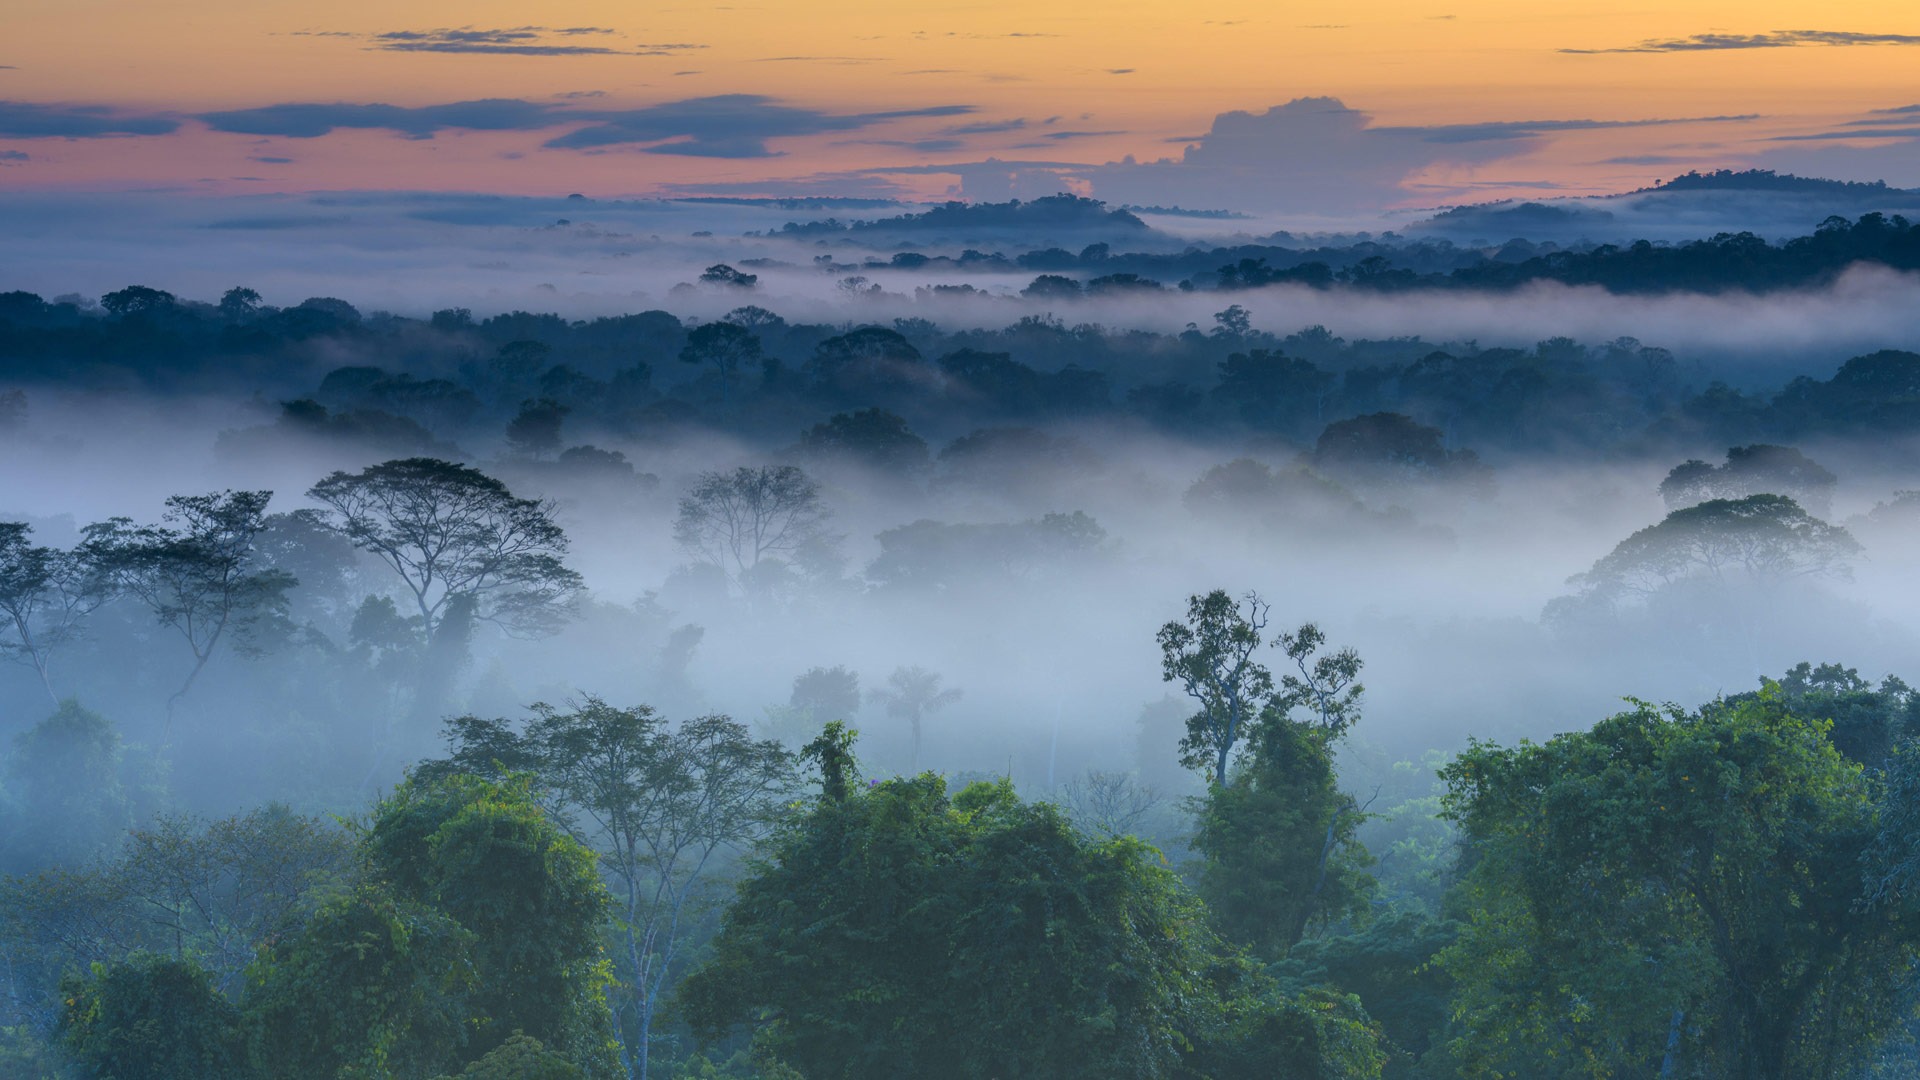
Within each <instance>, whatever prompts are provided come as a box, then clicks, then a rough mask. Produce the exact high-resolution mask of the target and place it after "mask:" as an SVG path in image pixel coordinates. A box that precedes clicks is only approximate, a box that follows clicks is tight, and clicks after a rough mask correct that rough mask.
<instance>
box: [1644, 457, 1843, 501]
mask: <svg viewBox="0 0 1920 1080" xmlns="http://www.w3.org/2000/svg"><path fill="white" fill-rule="evenodd" d="M1837 481H1838V478H1837V477H1835V476H1834V475H1833V473H1831V472H1828V471H1827V469H1826V468H1825V467H1823V466H1822V465H1820V463H1819V462H1816V461H1813V460H1812V459H1810V458H1808V457H1807V456H1806V455H1805V454H1802V453H1801V452H1800V451H1798V450H1796V449H1794V448H1793V447H1790V446H1772V445H1768V444H1765V443H1761V444H1756V445H1753V446H1736V447H1733V448H1731V449H1729V450H1728V451H1727V460H1726V461H1725V462H1724V463H1723V464H1720V465H1709V464H1707V463H1706V462H1704V461H1699V460H1691V459H1690V460H1688V461H1685V462H1683V463H1681V464H1679V465H1676V466H1674V467H1673V471H1671V472H1669V473H1668V474H1667V477H1666V479H1665V480H1662V481H1660V497H1661V498H1662V499H1663V500H1665V501H1666V504H1667V509H1668V510H1684V509H1686V508H1687V507H1689V506H1698V505H1699V504H1701V503H1703V502H1707V501H1709V500H1712V499H1744V498H1746V497H1747V496H1749V495H1784V496H1786V497H1787V498H1790V499H1792V500H1793V501H1794V502H1796V503H1799V504H1800V505H1801V506H1802V507H1804V508H1805V509H1806V510H1807V511H1808V512H1809V513H1811V514H1813V515H1814V516H1816V517H1825V516H1826V515H1827V512H1828V510H1829V508H1830V507H1831V506H1832V502H1833V486H1834V484H1835V483H1836V482H1837Z"/></svg>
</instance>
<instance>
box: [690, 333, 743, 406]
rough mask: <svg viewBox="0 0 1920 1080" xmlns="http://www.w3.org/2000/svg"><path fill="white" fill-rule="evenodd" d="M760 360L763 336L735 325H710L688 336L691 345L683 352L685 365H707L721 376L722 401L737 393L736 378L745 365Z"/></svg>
mask: <svg viewBox="0 0 1920 1080" xmlns="http://www.w3.org/2000/svg"><path fill="white" fill-rule="evenodd" d="M759 359H760V337H759V335H757V334H755V333H754V332H753V331H752V330H750V329H748V328H747V327H746V326H744V325H741V324H740V323H735V322H710V323H706V324H705V325H702V326H696V327H694V328H693V329H692V330H691V331H689V332H688V333H687V344H686V346H685V347H684V348H682V349H681V350H680V362H681V363H683V364H705V365H707V366H708V367H711V368H712V369H713V371H714V374H716V375H718V376H719V377H720V400H721V401H722V402H725V401H727V400H728V399H729V397H731V395H732V393H733V380H734V376H735V375H737V374H738V373H739V371H740V368H741V367H742V366H743V365H748V364H753V363H755V362H757V361H758V360H759Z"/></svg>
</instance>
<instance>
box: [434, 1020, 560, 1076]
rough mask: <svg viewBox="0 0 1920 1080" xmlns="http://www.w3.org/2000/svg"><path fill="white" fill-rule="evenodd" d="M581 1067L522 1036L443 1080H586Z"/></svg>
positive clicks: (537, 1042)
mask: <svg viewBox="0 0 1920 1080" xmlns="http://www.w3.org/2000/svg"><path fill="white" fill-rule="evenodd" d="M585 1076H586V1074H585V1073H583V1072H581V1071H580V1067H579V1066H577V1065H575V1064H573V1063H572V1062H570V1061H568V1060H567V1059H566V1058H564V1057H561V1056H560V1055H559V1054H556V1053H554V1052H553V1051H551V1050H549V1049H547V1048H546V1047H544V1046H542V1045H540V1040H538V1039H534V1038H530V1037H528V1036H527V1035H524V1034H522V1033H520V1032H517V1031H516V1032H514V1033H513V1035H512V1037H511V1038H509V1039H507V1041H506V1042H503V1043H501V1044H500V1045H499V1046H496V1047H494V1048H493V1049H492V1050H490V1051H488V1052H487V1054H486V1056H485V1057H482V1058H481V1059H480V1060H478V1061H475V1062H473V1063H472V1064H470V1065H468V1066H467V1067H466V1068H464V1069H462V1070H460V1072H459V1073H458V1074H457V1075H455V1076H443V1077H441V1078H440V1080H583V1078H584V1077H585Z"/></svg>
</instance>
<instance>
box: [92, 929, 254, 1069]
mask: <svg viewBox="0 0 1920 1080" xmlns="http://www.w3.org/2000/svg"><path fill="white" fill-rule="evenodd" d="M63 991H64V994H65V997H66V1010H65V1012H64V1013H63V1014H62V1015H61V1019H60V1041H61V1042H62V1043H63V1044H65V1046H66V1048H67V1050H68V1052H70V1053H71V1054H72V1055H73V1057H74V1059H75V1060H76V1061H77V1062H78V1063H79V1064H80V1066H81V1067H82V1068H84V1069H86V1070H88V1072H89V1073H90V1074H92V1075H94V1076H99V1077H111V1078H112V1080H241V1078H242V1077H243V1076H244V1075H245V1072H246V1070H245V1052H244V1043H243V1041H242V1035H241V1031H240V1010H238V1009H236V1008H235V1007H234V1006H233V1004H232V1003H231V1002H229V1001H228V1000H227V999H226V998H224V997H222V996H221V995H220V993H219V991H217V990H215V989H214V987H213V982H212V979H211V977H210V976H209V975H208V973H207V972H206V971H205V970H204V969H202V968H201V967H199V966H198V965H197V964H195V963H193V961H191V960H182V959H176V958H173V957H165V956H156V955H154V954H151V953H134V954H133V955H131V956H129V957H127V958H126V959H125V960H121V961H119V962H116V963H114V964H111V965H104V966H103V965H95V966H94V968H93V971H92V974H90V975H88V976H87V977H85V978H74V979H71V980H69V981H68V982H67V984H66V985H65V987H63Z"/></svg>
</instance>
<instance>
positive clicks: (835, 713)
mask: <svg viewBox="0 0 1920 1080" xmlns="http://www.w3.org/2000/svg"><path fill="white" fill-rule="evenodd" d="M787 704H788V705H789V706H791V707H793V708H795V709H805V710H807V711H808V712H809V713H811V714H813V715H814V716H817V717H821V718H822V719H823V722H824V720H826V719H833V720H847V719H851V718H852V716H853V714H854V713H857V712H859V711H860V676H859V674H858V673H857V672H854V671H852V670H849V669H848V668H847V667H846V666H844V665H841V664H835V665H834V666H833V667H830V668H829V667H811V668H808V669H807V670H805V671H803V672H801V673H800V674H798V675H795V676H794V677H793V693H792V694H790V695H789V696H788V698H787Z"/></svg>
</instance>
